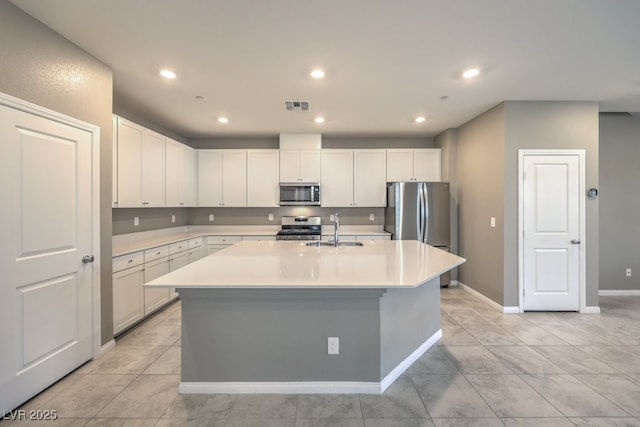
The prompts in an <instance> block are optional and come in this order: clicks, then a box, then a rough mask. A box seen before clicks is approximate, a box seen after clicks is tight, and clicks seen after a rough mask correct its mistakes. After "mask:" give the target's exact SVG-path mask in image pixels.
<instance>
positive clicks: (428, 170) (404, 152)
mask: <svg viewBox="0 0 640 427" xmlns="http://www.w3.org/2000/svg"><path fill="white" fill-rule="evenodd" d="M440 151H441V150H440V149H439V148H421V149H390V150H387V182H404V181H424V182H434V181H440V179H441V178H440V162H441V160H440V154H441V153H440Z"/></svg>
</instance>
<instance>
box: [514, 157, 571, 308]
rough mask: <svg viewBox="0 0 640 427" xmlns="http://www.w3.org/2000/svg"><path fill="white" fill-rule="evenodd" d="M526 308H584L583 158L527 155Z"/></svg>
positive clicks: (525, 180) (524, 214)
mask: <svg viewBox="0 0 640 427" xmlns="http://www.w3.org/2000/svg"><path fill="white" fill-rule="evenodd" d="M523 168H524V177H523V179H524V182H523V195H522V196H523V212H522V213H523V215H522V219H523V234H524V237H523V262H522V267H523V272H522V273H523V280H524V283H523V287H524V300H523V308H524V310H543V311H578V310H579V309H580V271H581V269H580V239H581V236H580V203H581V194H580V176H581V175H580V158H579V156H578V155H577V154H576V155H557V156H548V155H526V156H524V163H523Z"/></svg>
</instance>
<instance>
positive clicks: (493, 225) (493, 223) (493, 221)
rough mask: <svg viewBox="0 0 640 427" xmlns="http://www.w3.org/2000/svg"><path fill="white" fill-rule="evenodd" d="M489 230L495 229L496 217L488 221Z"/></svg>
mask: <svg viewBox="0 0 640 427" xmlns="http://www.w3.org/2000/svg"><path fill="white" fill-rule="evenodd" d="M490 225H491V228H496V217H495V216H492V217H491V221H490Z"/></svg>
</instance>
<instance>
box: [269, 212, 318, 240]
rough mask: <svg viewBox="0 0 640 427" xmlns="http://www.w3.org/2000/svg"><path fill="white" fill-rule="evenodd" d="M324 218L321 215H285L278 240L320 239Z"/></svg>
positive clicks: (277, 235)
mask: <svg viewBox="0 0 640 427" xmlns="http://www.w3.org/2000/svg"><path fill="white" fill-rule="evenodd" d="M321 235H322V220H321V218H320V217H319V216H283V217H282V230H280V231H279V232H278V234H276V240H320V237H321Z"/></svg>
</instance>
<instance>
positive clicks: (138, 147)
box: [118, 117, 144, 208]
mask: <svg viewBox="0 0 640 427" xmlns="http://www.w3.org/2000/svg"><path fill="white" fill-rule="evenodd" d="M143 140H144V128H143V127H142V126H139V125H137V124H135V123H133V122H130V121H128V120H124V119H123V118H120V117H119V118H118V207H120V208H132V207H140V206H142V178H141V170H140V169H141V165H142V141H143Z"/></svg>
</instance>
